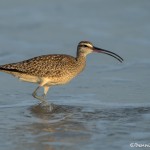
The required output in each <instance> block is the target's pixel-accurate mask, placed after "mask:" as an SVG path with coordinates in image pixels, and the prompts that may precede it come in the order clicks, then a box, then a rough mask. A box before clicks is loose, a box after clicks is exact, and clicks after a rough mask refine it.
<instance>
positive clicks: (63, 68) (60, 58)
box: [0, 41, 123, 102]
mask: <svg viewBox="0 0 150 150" xmlns="http://www.w3.org/2000/svg"><path fill="white" fill-rule="evenodd" d="M93 51H96V52H100V53H105V54H108V55H110V56H113V57H114V58H116V59H118V60H119V61H120V62H122V61H123V59H122V58H121V57H120V56H119V55H117V54H115V53H113V52H110V51H108V50H104V49H100V48H96V47H94V46H93V45H92V43H91V42H88V41H81V42H80V43H79V44H78V47H77V55H76V57H73V56H70V55H65V54H51V55H43V56H38V57H34V58H31V59H28V60H25V61H21V62H18V63H11V64H5V65H1V66H0V71H2V72H6V73H8V74H11V75H14V76H15V77H17V78H19V79H20V80H23V81H27V82H34V83H38V84H39V86H38V88H37V89H36V90H35V91H34V92H33V96H34V97H35V98H37V99H39V100H41V101H42V102H45V99H44V96H45V95H46V93H47V92H48V89H49V87H50V86H53V85H58V84H65V83H67V82H69V81H70V80H71V79H73V78H74V77H75V76H77V75H78V74H79V73H80V72H82V71H83V69H84V67H85V65H86V56H87V55H88V54H89V53H91V52H93ZM40 87H44V95H43V96H37V93H36V92H37V90H38V89H39V88H40Z"/></svg>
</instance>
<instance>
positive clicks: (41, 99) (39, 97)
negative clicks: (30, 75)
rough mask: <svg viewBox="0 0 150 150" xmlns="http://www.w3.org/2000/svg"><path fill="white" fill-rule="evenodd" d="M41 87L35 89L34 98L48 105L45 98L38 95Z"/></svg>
mask: <svg viewBox="0 0 150 150" xmlns="http://www.w3.org/2000/svg"><path fill="white" fill-rule="evenodd" d="M40 87H41V86H38V87H37V88H36V89H35V91H34V92H33V93H32V96H33V97H34V98H36V99H38V100H40V101H41V102H42V103H47V102H46V100H45V99H44V97H43V96H38V95H37V91H38V89H39V88H40Z"/></svg>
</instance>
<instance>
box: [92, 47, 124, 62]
mask: <svg viewBox="0 0 150 150" xmlns="http://www.w3.org/2000/svg"><path fill="white" fill-rule="evenodd" d="M93 51H95V52H98V53H103V54H107V55H109V56H112V57H114V58H116V59H117V60H118V61H120V62H123V58H122V57H120V56H119V55H117V54H116V53H113V52H111V51H108V50H105V49H102V48H98V47H93Z"/></svg>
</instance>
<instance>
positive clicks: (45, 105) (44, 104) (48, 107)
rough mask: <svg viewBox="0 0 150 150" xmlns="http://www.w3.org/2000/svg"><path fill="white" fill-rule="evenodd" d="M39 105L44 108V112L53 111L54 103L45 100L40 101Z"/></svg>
mask: <svg viewBox="0 0 150 150" xmlns="http://www.w3.org/2000/svg"><path fill="white" fill-rule="evenodd" d="M40 107H41V108H42V109H44V110H46V112H53V111H54V109H55V105H54V104H53V103H48V102H47V101H44V102H42V103H40Z"/></svg>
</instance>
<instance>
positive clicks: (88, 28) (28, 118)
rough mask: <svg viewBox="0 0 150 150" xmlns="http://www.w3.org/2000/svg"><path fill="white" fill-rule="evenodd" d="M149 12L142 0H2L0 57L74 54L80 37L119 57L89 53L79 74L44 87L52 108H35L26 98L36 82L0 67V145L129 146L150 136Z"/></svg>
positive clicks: (93, 149) (54, 148)
mask: <svg viewBox="0 0 150 150" xmlns="http://www.w3.org/2000/svg"><path fill="white" fill-rule="evenodd" d="M149 14H150V2H149V1H148V0H144V1H140V0H136V3H135V2H134V1H128V0H126V1H119V0H114V1H112V0H105V1H103V0H100V1H99V0H93V1H89V0H86V1H85V0H76V1H69V0H66V1H65V2H64V1H62V2H60V1H58V0H55V1H48V0H44V1H42V0H37V1H36V2H35V1H34V0H30V1H28V0H27V1H19V0H14V1H13V2H12V1H11V0H7V2H6V1H4V0H2V1H1V2H0V20H1V21H0V64H5V63H11V62H16V61H20V60H23V59H28V58H31V57H34V56H38V55H42V54H49V53H67V54H71V55H75V51H76V46H77V44H78V42H79V41H81V40H89V41H91V42H93V44H94V45H95V46H97V47H101V48H105V49H109V50H111V51H113V52H115V53H117V54H119V55H120V56H122V57H123V58H124V60H125V61H124V63H122V64H121V63H119V62H117V61H116V60H115V59H114V58H111V57H109V56H106V55H102V54H91V55H90V56H88V58H87V66H86V69H85V70H84V72H83V73H82V74H81V75H79V76H78V77H77V78H75V79H74V80H73V81H72V82H71V83H70V84H68V85H64V86H58V87H53V88H51V89H50V91H49V93H48V95H47V97H48V101H49V102H52V103H54V104H57V105H58V106H60V109H59V110H58V111H57V112H55V113H53V114H51V113H44V112H41V111H40V110H39V109H41V108H39V107H37V104H38V102H37V100H35V99H34V98H32V96H31V93H32V92H33V90H34V89H35V88H36V86H37V85H33V84H30V83H23V82H18V81H17V80H16V79H14V78H12V77H11V76H9V75H6V74H4V73H0V83H1V84H0V120H1V123H0V149H2V150H10V149H11V150H17V149H22V150H26V149H31V150H34V149H36V150H41V149H42V150H48V149H50V150H59V149H61V150H62V149H64V150H67V149H68V150H70V149H73V150H76V149H79V150H80V149H81V150H86V149H90V150H99V149H110V150H116V149H119V150H120V149H122V150H126V149H129V150H130V149H138V147H140V146H141V145H140V144H149V143H150V142H149V139H150V126H149V124H150V102H149V98H150V92H149V89H150V80H149V78H150V69H149V66H150V59H149V56H150V51H149V47H150V43H149V35H150V26H149V25H150V20H149ZM131 143H134V144H133V145H132V144H131ZM130 144H131V145H130ZM131 146H134V148H133V147H131ZM149 146H150V145H149ZM140 149H146V148H145V147H144V146H142V148H140Z"/></svg>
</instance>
